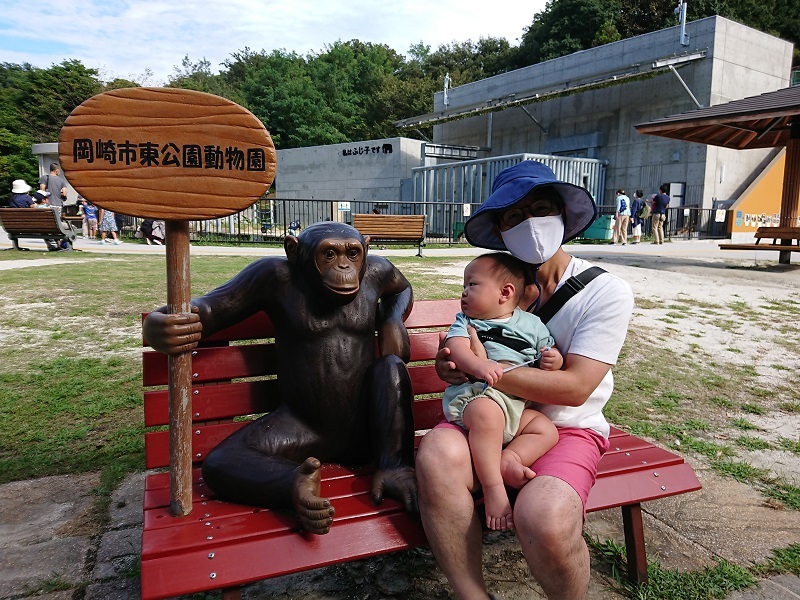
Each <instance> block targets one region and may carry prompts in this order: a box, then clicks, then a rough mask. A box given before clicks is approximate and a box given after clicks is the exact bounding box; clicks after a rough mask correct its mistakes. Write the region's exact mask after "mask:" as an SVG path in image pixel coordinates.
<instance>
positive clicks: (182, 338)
mask: <svg viewBox="0 0 800 600" xmlns="http://www.w3.org/2000/svg"><path fill="white" fill-rule="evenodd" d="M161 311H162V309H159V310H157V311H153V312H151V313H150V314H149V315H147V317H146V318H145V320H144V323H142V335H144V339H145V340H147V343H148V344H150V345H151V346H152V347H153V348H154V349H155V350H158V351H159V352H163V353H164V354H180V353H182V352H188V351H189V350H192V349H193V348H194V347H195V346H197V343H198V342H199V341H200V337H201V335H202V331H203V325H202V323H200V315H199V314H198V310H197V307H195V306H193V307H192V313H191V314H177V315H175V314H166V313H164V312H161Z"/></svg>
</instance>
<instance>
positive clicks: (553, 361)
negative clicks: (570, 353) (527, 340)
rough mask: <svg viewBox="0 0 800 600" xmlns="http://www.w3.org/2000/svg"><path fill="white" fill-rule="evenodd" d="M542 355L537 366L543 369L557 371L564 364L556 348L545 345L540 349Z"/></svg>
mask: <svg viewBox="0 0 800 600" xmlns="http://www.w3.org/2000/svg"><path fill="white" fill-rule="evenodd" d="M541 353H542V357H541V358H540V359H539V368H540V369H544V370H545V371H558V370H559V369H560V368H561V365H563V364H564V357H563V356H561V352H559V351H558V349H557V348H555V347H551V346H545V347H544V348H542V349H541Z"/></svg>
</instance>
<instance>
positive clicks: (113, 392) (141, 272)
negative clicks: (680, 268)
mask: <svg viewBox="0 0 800 600" xmlns="http://www.w3.org/2000/svg"><path fill="white" fill-rule="evenodd" d="M7 260H38V261H39V262H40V264H41V265H42V266H37V267H35V268H20V269H10V270H2V271H0V283H1V284H2V285H0V303H2V305H3V307H4V310H3V311H2V313H0V365H2V366H1V367H0V419H2V423H3V427H2V428H0V483H6V482H10V481H15V480H20V479H30V478H36V477H42V476H46V475H55V474H64V473H85V472H90V471H91V472H99V473H100V474H101V486H100V489H98V490H97V495H98V503H97V511H96V518H97V519H98V520H100V521H102V519H103V518H104V515H105V514H106V511H105V508H106V506H107V502H108V497H109V494H110V491H111V490H113V489H114V487H115V486H116V485H117V484H118V482H119V481H120V480H121V479H122V478H124V477H125V475H127V474H129V473H131V472H134V471H138V470H142V469H143V468H144V446H143V425H142V400H141V358H140V355H141V327H140V314H141V313H142V312H143V311H148V310H151V309H152V308H155V307H157V306H160V305H162V304H164V303H165V301H166V283H165V279H166V276H165V262H164V258H163V257H162V256H152V257H151V256H139V255H98V254H89V253H69V254H67V253H59V254H47V253H41V252H25V253H20V252H0V265H1V264H2V262H3V261H7ZM253 260H254V259H252V258H247V257H211V256H195V257H193V258H192V264H191V270H192V291H193V294H195V295H199V294H202V293H203V292H205V291H208V290H210V289H212V288H214V287H216V286H217V285H219V284H221V283H224V282H225V281H227V280H228V279H230V278H231V277H233V276H234V275H235V274H236V273H238V272H239V271H240V270H241V269H242V268H243V267H244V266H245V265H247V264H249V263H250V262H252V261H253ZM62 261H65V262H62ZM392 261H393V262H394V263H395V264H396V265H397V266H398V267H399V268H400V269H401V270H402V271H403V272H404V273H405V274H406V276H407V277H408V278H409V280H410V281H411V283H412V285H413V286H414V292H415V297H416V298H418V299H427V298H446V297H454V296H456V295H458V294H459V293H460V290H461V284H460V279H461V275H460V273H461V266H462V265H463V263H464V260H463V259H458V258H418V257H413V258H412V257H409V258H392ZM48 262H50V263H52V264H47V263H48ZM637 308H638V309H641V310H647V309H648V308H652V307H651V306H648V304H647V301H640V300H637ZM730 309H731V311H735V312H737V313H742V312H747V317H748V318H750V319H754V320H758V319H768V318H774V314H775V312H776V311H778V312H779V313H780V314H781V315H784V316H785V317H786V321H787V322H786V324H785V327H786V328H787V329H786V330H787V332H788V333H790V334H792V335H789V336H786V337H785V338H782V341H781V344H783V345H784V350H785V351H786V352H787V353H789V354H790V355H791V356H793V357H795V358H796V357H797V355H798V354H800V348H799V343H798V341H797V340H798V336H797V332H798V325H797V315H798V314H800V305H798V304H797V303H792V302H788V303H787V302H784V303H766V304H763V305H762V306H759V307H754V306H735V305H731V306H730ZM708 310H709V307H703V306H698V305H697V304H692V303H676V304H675V305H673V306H669V307H667V310H664V311H663V312H664V318H665V319H666V320H667V321H666V322H671V323H676V322H679V321H680V320H682V319H686V318H693V316H694V315H695V313H697V312H701V311H708ZM732 323H733V322H732V321H727V320H726V319H724V318H720V319H718V326H719V327H726V326H730V327H733V326H734V324H732ZM634 349H635V351H634ZM698 354H699V353H698ZM643 355H646V356H647V357H648V361H650V362H651V363H654V364H669V365H671V368H670V369H650V368H648V369H637V368H636V365H637V364H638V361H640V360H641V356H643ZM734 355H735V353H734V352H729V353H727V356H726V353H724V352H716V353H715V356H716V357H717V358H716V359H715V360H714V361H707V360H700V359H697V360H695V359H692V358H691V357H688V358H685V359H683V358H681V357H676V356H675V355H674V350H673V349H671V346H670V344H669V343H665V342H664V341H661V340H654V339H651V337H650V336H648V335H646V333H645V332H642V331H640V330H637V329H636V328H631V330H630V332H629V335H628V339H627V341H626V345H625V347H624V348H623V352H622V355H621V357H620V363H619V365H617V367H616V368H615V381H616V387H615V392H614V396H613V397H612V399H611V401H610V402H609V405H608V407H607V410H606V415H607V417H608V419H609V421H611V422H612V423H614V424H615V425H617V426H620V427H623V428H625V429H627V430H630V431H632V432H633V433H635V434H637V435H642V436H645V437H649V438H651V439H653V440H656V441H657V442H658V443H661V444H663V445H666V446H670V447H672V448H673V449H675V450H677V451H680V452H682V453H684V454H687V455H688V456H689V458H690V459H691V460H692V461H697V460H703V461H706V462H707V464H709V465H710V466H711V467H712V468H713V469H714V470H715V471H716V472H718V473H720V474H721V475H724V476H726V477H732V478H735V479H737V480H739V481H743V482H746V483H748V484H749V485H752V486H753V487H754V488H756V489H758V490H759V491H760V492H761V493H762V494H763V495H764V497H765V499H767V500H768V501H770V502H775V503H777V505H779V506H780V507H782V508H785V509H788V510H798V509H800V488H798V485H797V481H796V480H789V479H786V478H782V477H776V476H775V475H774V474H770V473H769V472H767V471H765V470H764V469H761V468H758V467H756V466H753V465H751V464H750V463H749V462H748V460H747V453H748V452H764V451H776V452H777V451H780V452H784V453H789V454H793V455H798V454H800V447H798V442H797V439H788V438H787V439H775V440H765V438H764V436H763V435H760V433H761V432H760V431H759V427H758V426H756V425H754V424H753V423H752V420H754V419H755V417H757V416H763V415H765V414H777V415H780V414H783V415H793V416H796V415H797V414H798V413H800V395H799V394H798V391H797V390H798V388H800V385H798V384H800V381H798V374H797V372H796V371H794V370H791V371H790V370H788V369H787V370H784V371H785V375H786V377H785V379H784V380H783V382H782V383H780V384H778V385H777V386H775V387H770V388H767V387H765V386H764V385H763V384H762V383H759V379H758V377H757V374H756V373H755V371H754V370H753V369H752V368H748V367H747V366H746V365H745V366H742V365H741V364H739V363H736V362H735V361H733V360H731V361H728V360H726V359H727V358H733V356H734ZM781 368H782V367H780V365H776V366H775V369H776V370H781ZM732 413H735V414H736V416H735V417H731V414H732ZM618 550H619V549H618V548H615V547H614V546H613V544H612V545H609V544H603V543H594V544H593V552H594V554H595V555H596V556H603V557H606V558H607V559H608V561H609V562H611V563H613V562H614V560H616V557H618V554H619V552H618ZM619 560H621V558H620V559H619ZM736 569H738V568H734V567H733V566H731V565H728V564H724V565H720V567H719V571H718V572H716V571H715V572H710V573H705V574H698V573H694V574H690V575H692V577H691V578H689V579H686V580H685V581H684V580H681V582H679V583H678V584H677V585H678V587H679V588H681V589H683V591H675V588H673V587H672V586H673V585H676V584H675V581H673V580H675V579H679V578H680V577H683V574H675V573H671V572H665V573H659V575H658V577H655V578H653V581H663V583H660V584H659V587H661V588H663V590H662V591H664V590H669V592H667V591H664V594H662V595H646V596H641V595H639V596H636V595H634V594H637V593H638V592H635V591H631V592H630V593H631V597H648V598H650V597H653V598H656V597H663V598H667V597H671V598H683V597H686V598H689V597H693V598H694V597H696V598H713V597H724V596H717V595H709V594H699V595H691V594H692V593H694V592H696V591H698V590H697V587H698V586H705V587H708V588H709V589H710V588H713V587H714V586H719V585H720V584H719V581H720V580H730V579H735V580H736V581H738V582H739V583H741V586H745V585H750V584H751V583H752V581H751V580H752V577H749V573H750V572H749V571H747V570H745V569H739V570H736ZM734 571H735V572H734ZM772 572H793V573H800V545H798V546H792V547H789V548H786V549H779V550H778V551H776V558H775V560H774V561H773V563H770V564H768V565H760V566H757V567H754V568H753V569H752V573H753V574H754V575H756V576H760V575H763V574H766V573H772ZM701 575H702V576H701ZM709 593H710V592H709Z"/></svg>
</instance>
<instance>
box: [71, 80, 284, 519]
mask: <svg viewBox="0 0 800 600" xmlns="http://www.w3.org/2000/svg"><path fill="white" fill-rule="evenodd" d="M58 156H59V159H60V161H61V167H62V169H63V171H64V175H65V176H66V178H67V179H68V180H69V182H70V183H71V184H72V187H74V188H75V189H76V190H77V191H78V192H79V193H80V194H81V195H82V196H83V197H84V198H86V199H88V200H91V201H92V202H94V203H95V204H97V205H98V206H99V207H100V208H105V209H107V210H111V211H114V212H119V213H120V214H124V215H131V216H134V217H148V218H151V219H164V220H165V221H166V244H165V245H166V259H167V312H168V313H169V314H181V315H190V314H191V294H190V291H191V285H190V269H189V254H190V251H189V221H190V220H195V219H213V218H218V217H225V216H228V215H232V214H234V213H237V212H239V211H240V210H242V209H244V208H247V207H248V206H250V205H251V204H253V203H254V202H255V201H256V200H258V198H260V197H261V196H262V195H263V194H264V192H266V191H267V190H268V189H269V186H270V185H272V181H273V179H274V178H275V165H276V162H277V160H276V154H275V146H274V145H273V143H272V139H271V138H270V137H269V133H267V130H266V129H265V128H264V126H263V125H262V124H261V121H259V120H258V119H257V118H256V117H255V116H254V115H253V114H252V113H251V112H249V111H247V110H245V109H244V108H242V107H241V106H239V105H238V104H235V103H233V102H231V101H230V100H225V99H224V98H220V97H218V96H213V95H211V94H204V93H202V92H195V91H191V90H178V89H171V88H128V89H123V90H113V91H111V92H106V93H104V94H99V95H97V96H94V97H92V98H89V99H88V100H87V101H86V102H84V103H83V104H81V105H80V106H78V107H77V108H76V109H75V110H74V111H72V114H70V116H69V117H67V120H66V122H65V123H64V127H63V128H62V129H61V135H59V138H58ZM168 369H169V420H170V425H169V440H170V510H171V512H172V514H173V515H175V516H185V515H188V514H189V513H190V512H191V511H192V435H191V432H192V411H191V408H192V396H191V391H192V358H191V354H190V353H189V352H181V353H178V354H170V355H169V357H168Z"/></svg>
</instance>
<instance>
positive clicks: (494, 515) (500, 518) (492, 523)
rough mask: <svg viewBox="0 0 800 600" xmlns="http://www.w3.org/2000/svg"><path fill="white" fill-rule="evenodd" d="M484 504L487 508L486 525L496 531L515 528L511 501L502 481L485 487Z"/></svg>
mask: <svg viewBox="0 0 800 600" xmlns="http://www.w3.org/2000/svg"><path fill="white" fill-rule="evenodd" d="M483 506H484V509H485V510H486V527H488V528H489V529H494V530H495V531H508V530H510V529H514V519H513V517H512V514H511V502H509V501H508V494H507V493H506V488H505V486H503V484H502V483H499V484H497V485H493V486H490V487H488V488H486V487H485V488H483Z"/></svg>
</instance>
